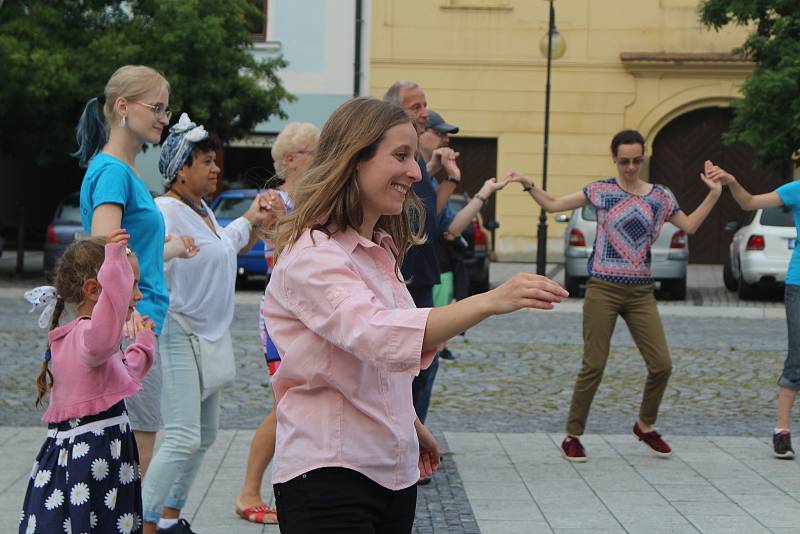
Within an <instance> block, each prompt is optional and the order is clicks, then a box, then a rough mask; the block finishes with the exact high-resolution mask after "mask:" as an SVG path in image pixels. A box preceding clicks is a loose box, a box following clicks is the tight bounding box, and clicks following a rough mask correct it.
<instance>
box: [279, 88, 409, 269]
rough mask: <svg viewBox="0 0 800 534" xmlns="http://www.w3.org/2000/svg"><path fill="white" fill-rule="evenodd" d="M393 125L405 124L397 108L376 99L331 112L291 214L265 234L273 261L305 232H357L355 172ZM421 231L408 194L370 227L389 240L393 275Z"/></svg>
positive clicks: (360, 212)
mask: <svg viewBox="0 0 800 534" xmlns="http://www.w3.org/2000/svg"><path fill="white" fill-rule="evenodd" d="M399 124H411V118H410V117H409V116H408V114H407V113H406V112H405V111H404V110H403V108H401V107H400V106H397V105H395V104H391V103H389V102H384V101H382V100H378V99H376V98H369V97H360V98H354V99H352V100H349V101H347V102H345V103H344V104H342V105H341V106H339V107H338V108H337V109H336V111H334V112H333V114H332V115H331V116H330V118H329V119H328V121H327V122H326V123H325V126H323V128H322V133H321V134H320V137H319V143H318V144H317V151H316V153H315V155H314V159H313V160H312V161H311V165H310V167H309V168H308V170H307V171H306V172H305V174H303V178H302V180H300V183H299V184H298V185H297V189H296V191H295V194H294V200H295V208H294V211H292V213H290V214H289V215H287V216H285V217H281V218H279V219H278V220H277V221H276V222H275V223H273V227H272V229H271V231H270V238H271V240H272V241H273V242H274V243H275V257H276V259H277V260H278V261H279V258H280V255H281V253H282V252H283V251H284V250H285V249H286V248H287V247H290V246H291V245H292V243H294V242H295V241H297V239H299V238H300V236H301V235H302V233H303V232H304V231H305V230H307V229H311V230H320V231H322V232H323V233H325V234H327V235H328V236H330V235H332V234H333V233H335V232H337V231H343V230H346V229H347V228H352V229H354V230H356V231H358V230H359V228H360V227H361V225H362V223H363V221H364V208H363V205H362V203H361V193H360V191H359V189H358V183H357V180H356V166H357V165H358V163H359V162H361V161H367V160H370V159H372V158H373V157H374V156H375V151H376V150H377V148H378V145H379V144H380V142H381V141H382V140H383V137H384V134H385V133H386V131H387V130H389V129H390V128H392V127H394V126H397V125H399ZM424 228H425V211H424V209H423V208H422V203H421V202H420V200H419V198H418V197H417V195H416V193H414V191H413V190H410V191H409V192H408V193H407V195H406V198H405V201H404V202H403V211H402V212H401V213H400V214H398V215H382V216H381V217H380V218H379V219H378V222H377V223H376V224H375V229H376V230H378V229H381V230H384V231H385V232H387V233H388V234H389V235H390V236H391V237H392V239H393V240H394V243H395V246H396V247H397V255H396V257H395V260H396V264H395V267H396V270H397V272H398V273H399V271H400V265H402V262H403V258H404V257H405V253H406V250H407V249H408V247H409V246H411V245H416V244H419V243H422V242H424V239H423V238H422V233H423V232H424ZM398 277H399V274H398Z"/></svg>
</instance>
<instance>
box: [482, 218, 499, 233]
mask: <svg viewBox="0 0 800 534" xmlns="http://www.w3.org/2000/svg"><path fill="white" fill-rule="evenodd" d="M483 227H484V228H486V229H487V230H489V231H490V232H491V231H494V230H497V229H498V228H500V223H499V222H497V221H495V220H491V221H486V222H485V223H483Z"/></svg>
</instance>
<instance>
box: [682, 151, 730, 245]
mask: <svg viewBox="0 0 800 534" xmlns="http://www.w3.org/2000/svg"><path fill="white" fill-rule="evenodd" d="M712 169H713V165H712V163H711V162H710V161H706V165H705V171H706V172H705V173H700V179H701V180H703V182H704V183H705V184H706V186H707V187H708V195H706V198H705V199H703V202H701V203H700V205H699V206H697V209H695V210H694V211H693V212H692V213H690V214H689V215H686V214H685V213H684V212H683V211H681V210H678V212H677V213H676V214H675V215H673V216H672V217H670V219H669V222H671V223H672V224H674V225H675V226H677V227H678V228H680V229H681V230H683V231H684V232H686V233H687V234H690V235H691V234H694V233H695V232H696V231H697V229H698V228H699V227H700V225H701V224H703V221H705V220H706V217H708V214H709V213H711V209H712V208H713V207H714V204H716V203H717V200H719V197H720V195H721V194H722V183H720V181H719V180H715V179H713V178H710V177H709V176H707V175H706V174H710V173H711V171H712Z"/></svg>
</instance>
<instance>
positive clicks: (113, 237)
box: [106, 228, 131, 247]
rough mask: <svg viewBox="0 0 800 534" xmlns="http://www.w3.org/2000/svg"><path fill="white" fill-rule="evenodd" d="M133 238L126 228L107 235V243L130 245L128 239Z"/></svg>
mask: <svg viewBox="0 0 800 534" xmlns="http://www.w3.org/2000/svg"><path fill="white" fill-rule="evenodd" d="M130 238H131V236H130V234H129V233H128V232H127V231H125V229H124V228H119V229H117V230H114V231H113V232H111V233H110V234H109V235H108V236H107V237H106V245H110V244H112V243H113V244H115V245H121V246H123V247H125V246H127V245H128V240H129V239H130Z"/></svg>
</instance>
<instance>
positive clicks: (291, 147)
mask: <svg viewBox="0 0 800 534" xmlns="http://www.w3.org/2000/svg"><path fill="white" fill-rule="evenodd" d="M318 140H319V128H317V127H316V126H314V125H313V124H311V123H310V122H290V123H289V124H287V125H286V127H285V128H284V129H283V131H281V133H280V134H278V137H276V138H275V143H274V144H273V145H272V160H273V161H274V162H275V173H276V174H277V175H278V176H283V175H284V173H285V172H286V165H285V163H284V161H283V158H284V157H285V156H286V154H291V153H292V152H295V151H297V150H302V149H304V148H306V147H309V146H311V147H315V146H316V145H317V141H318Z"/></svg>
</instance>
